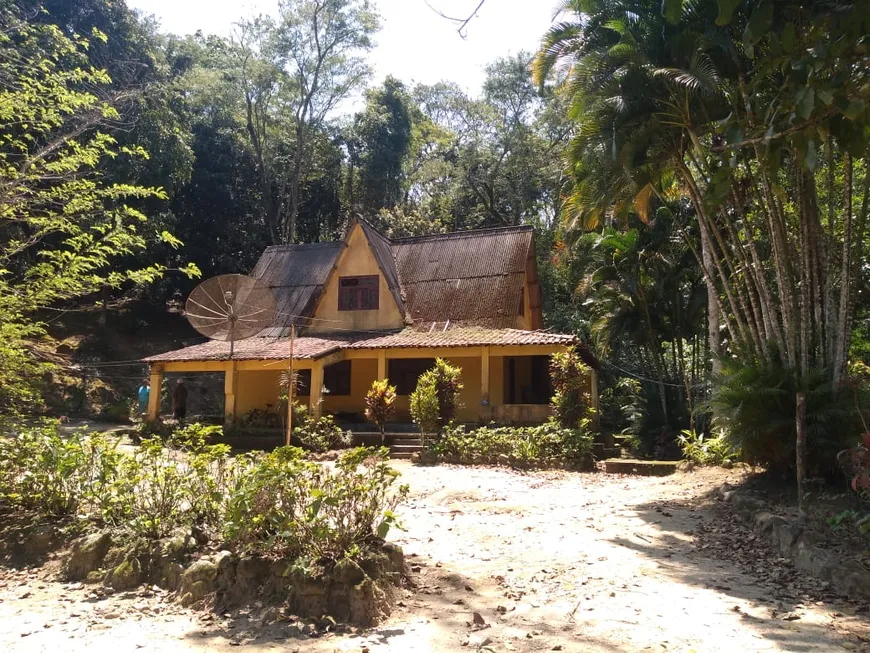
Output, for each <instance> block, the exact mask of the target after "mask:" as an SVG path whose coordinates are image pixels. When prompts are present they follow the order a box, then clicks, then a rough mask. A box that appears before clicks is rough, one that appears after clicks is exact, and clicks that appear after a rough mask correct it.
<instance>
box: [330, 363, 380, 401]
mask: <svg viewBox="0 0 870 653" xmlns="http://www.w3.org/2000/svg"><path fill="white" fill-rule="evenodd" d="M350 366H351V367H350V395H345V396H341V397H339V396H335V395H330V394H324V395H323V410H324V411H326V412H328V413H362V412H363V411H364V410H365V398H366V393H367V392H368V391H369V388H371V387H372V381H374V380H375V379H376V378H377V376H378V361H377V359H375V358H361V359H358V360H352V361H351V362H350Z"/></svg>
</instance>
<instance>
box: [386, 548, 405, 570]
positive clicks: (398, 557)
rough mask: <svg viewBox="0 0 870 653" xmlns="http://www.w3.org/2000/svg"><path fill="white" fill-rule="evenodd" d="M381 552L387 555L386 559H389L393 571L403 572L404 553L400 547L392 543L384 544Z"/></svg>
mask: <svg viewBox="0 0 870 653" xmlns="http://www.w3.org/2000/svg"><path fill="white" fill-rule="evenodd" d="M381 551H383V552H384V553H385V554H386V555H387V558H389V559H390V562H391V563H392V565H393V571H397V572H400V573H401V572H402V570H404V568H405V552H404V551H402V547H400V546H399V545H398V544H393V543H392V542H384V545H383V546H382V547H381Z"/></svg>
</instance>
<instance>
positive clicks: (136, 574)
mask: <svg viewBox="0 0 870 653" xmlns="http://www.w3.org/2000/svg"><path fill="white" fill-rule="evenodd" d="M141 582H142V564H141V563H140V562H139V559H138V558H129V559H127V560H124V561H122V562H121V564H119V565H118V566H117V567H115V568H114V569H113V570H112V573H111V574H109V575H108V576H107V577H106V580H105V583H106V585H108V586H109V587H111V588H113V589H116V590H130V589H133V588H134V587H136V586H137V585H139V584H140V583H141Z"/></svg>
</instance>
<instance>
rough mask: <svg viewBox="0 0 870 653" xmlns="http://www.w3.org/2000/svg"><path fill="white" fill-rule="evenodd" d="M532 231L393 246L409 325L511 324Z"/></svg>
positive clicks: (502, 230) (455, 236)
mask: <svg viewBox="0 0 870 653" xmlns="http://www.w3.org/2000/svg"><path fill="white" fill-rule="evenodd" d="M533 238H534V235H533V230H532V227H504V228H498V229H478V230H474V231H464V232H455V233H450V234H436V235H432V236H418V237H415V238H404V239H401V240H396V241H393V244H392V250H393V254H394V255H395V259H396V267H397V269H398V273H399V278H400V279H401V281H402V287H403V289H404V291H405V302H406V306H407V312H408V315H410V317H411V319H412V320H413V321H414V322H417V321H421V320H422V321H433V320H447V319H450V320H454V321H463V322H478V323H480V324H486V325H489V326H498V325H503V326H510V325H514V324H516V317H517V315H518V314H519V309H520V301H521V297H522V293H523V283H524V279H525V272H526V262H527V259H528V256H529V251H530V248H531V247H532V242H533Z"/></svg>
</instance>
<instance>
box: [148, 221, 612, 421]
mask: <svg viewBox="0 0 870 653" xmlns="http://www.w3.org/2000/svg"><path fill="white" fill-rule="evenodd" d="M251 275H252V276H253V277H255V278H256V279H258V280H259V281H261V282H262V283H263V284H265V285H266V286H268V287H269V288H270V290H271V291H272V293H273V295H274V297H275V302H276V317H275V321H274V324H273V325H272V326H271V327H269V328H266V329H264V330H263V331H261V332H260V333H259V334H258V335H257V336H255V337H253V338H249V339H246V340H241V341H237V342H236V343H235V344H234V353H233V356H232V359H230V346H229V343H227V342H219V341H209V342H204V343H202V344H197V345H193V346H190V347H186V348H183V349H179V350H175V351H170V352H166V353H163V354H159V355H156V356H152V357H150V358H147V359H145V362H147V363H148V364H149V365H150V370H151V387H152V388H159V387H160V384H161V383H162V380H163V375H164V374H167V373H183V374H188V373H190V374H193V373H197V372H223V373H224V395H225V396H224V412H225V416H226V421H227V422H228V423H234V422H235V421H236V420H238V419H239V418H242V417H243V416H244V415H245V414H247V413H248V412H250V411H252V410H255V409H259V410H270V409H273V408H274V407H275V406H277V404H278V403H279V402H278V397H279V394H280V379H281V374H282V373H283V372H285V371H286V370H287V369H288V368H289V365H290V351H291V338H290V333H291V327H294V326H295V328H296V333H297V336H296V338H295V339H294V340H293V343H292V347H293V366H294V369H295V370H297V371H298V372H299V379H300V381H299V391H298V396H299V400H302V401H304V400H306V399H307V401H308V402H309V404H310V410H311V411H312V412H313V413H314V414H320V413H321V412H326V413H330V414H333V415H336V416H337V418H338V419H340V420H344V421H351V422H354V421H355V422H359V421H362V414H363V411H364V408H365V395H366V392H367V391H368V389H369V388H370V387H371V384H372V382H373V381H375V380H377V379H384V378H388V379H389V380H390V382H391V383H392V384H394V385H395V386H396V388H397V394H398V401H397V410H396V413H395V418H394V419H395V420H396V421H402V422H407V421H410V414H409V395H410V394H411V392H412V391H413V389H414V388H415V387H416V383H417V379H418V377H419V376H420V374H422V373H423V372H424V371H425V370H426V369H428V368H429V367H430V366H431V365H432V364H433V363H434V360H435V358H444V359H446V360H447V361H449V362H450V363H451V364H453V365H457V366H458V367H460V368H461V369H462V381H463V384H464V389H463V391H462V393H461V395H460V404H461V406H460V408H459V410H458V416H457V417H458V419H459V420H460V421H463V422H489V421H496V422H503V423H523V422H525V423H535V422H542V421H545V420H546V419H547V417H548V415H549V405H548V404H549V400H550V395H551V392H552V390H551V385H550V379H549V357H550V356H551V355H553V354H555V353H559V352H564V351H568V350H569V349H571V348H573V347H575V346H576V345H577V343H576V340H575V338H574V336H572V335H563V334H554V333H549V332H546V331H543V330H541V290H540V286H539V283H538V274H537V265H536V260H535V243H534V235H533V231H532V228H531V227H508V228H500V229H482V230H476V231H464V232H456V233H450V234H438V235H432V236H420V237H415V238H405V239H399V240H390V239H388V238H386V237H385V236H384V235H383V234H381V233H380V232H378V231H377V230H376V229H375V228H374V227H372V226H371V225H369V224H368V223H367V222H365V221H363V220H359V221H356V222H355V223H353V225H352V226H351V228H350V230H349V232H348V234H347V236H346V237H345V239H344V241H343V242H335V243H315V244H302V245H282V246H274V247H269V248H267V249H266V251H265V252H263V255H262V256H261V257H260V260H259V261H258V262H257V265H256V266H255V267H254V270H253V271H252V273H251ZM581 353H585V350H581ZM589 358H590V360H589V362H590V363H592V364H593V366H594V360H592V359H591V357H589ZM589 383H590V391H591V393H592V397H593V401H595V402H597V380H596V376H595V372H594V371H593V372H592V375H591V377H590V379H589ZM159 398H160V393H159V392H152V393H151V404H150V405H149V409H148V417H149V419H152V420H155V419H158V418H159V409H160V405H159Z"/></svg>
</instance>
